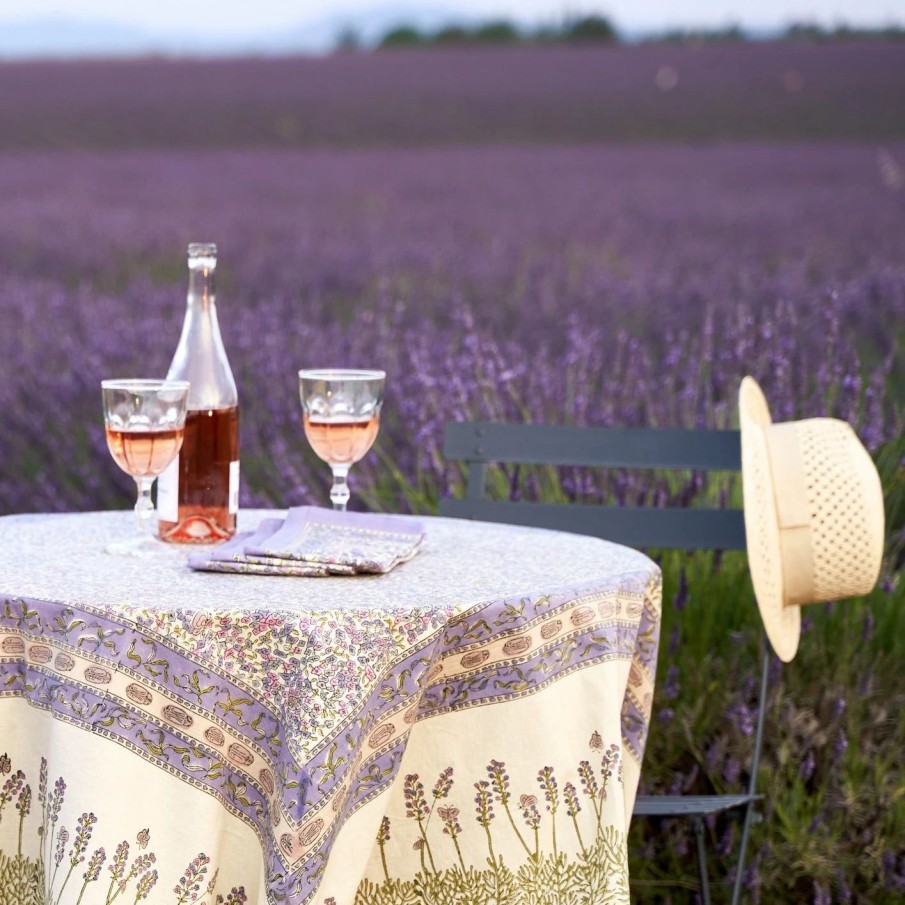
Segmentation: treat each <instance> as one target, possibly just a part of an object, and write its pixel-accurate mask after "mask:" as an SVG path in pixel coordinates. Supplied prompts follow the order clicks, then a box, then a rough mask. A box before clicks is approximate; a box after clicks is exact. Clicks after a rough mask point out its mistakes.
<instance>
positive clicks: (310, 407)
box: [299, 368, 386, 511]
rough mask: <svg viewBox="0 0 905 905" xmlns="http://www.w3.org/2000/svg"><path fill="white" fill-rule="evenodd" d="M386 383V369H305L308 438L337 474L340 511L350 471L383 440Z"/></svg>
mask: <svg viewBox="0 0 905 905" xmlns="http://www.w3.org/2000/svg"><path fill="white" fill-rule="evenodd" d="M385 382H386V372H385V371H363V370H342V369H330V368H328V369H324V370H302V371H299V397H300V399H301V402H302V411H303V413H304V425H305V436H306V437H307V438H308V442H309V443H310V444H311V446H312V448H313V449H314V452H315V453H316V454H317V456H318V457H319V458H320V459H323V460H324V461H325V462H326V463H327V464H328V465H329V466H330V468H331V469H332V470H333V487H332V488H331V490H330V500H331V502H332V503H333V508H334V509H337V510H340V511H343V510H345V508H346V504H347V503H348V502H349V483H348V476H349V469H350V468H351V467H352V465H353V464H354V463H355V462H358V461H359V460H360V459H361V458H363V457H364V455H365V453H366V452H367V451H368V450H369V449H370V448H371V446H372V445H373V443H374V440H375V439H376V437H377V431H378V430H379V427H380V409H381V406H382V405H383V391H384V385H385Z"/></svg>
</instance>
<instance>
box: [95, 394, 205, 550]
mask: <svg viewBox="0 0 905 905" xmlns="http://www.w3.org/2000/svg"><path fill="white" fill-rule="evenodd" d="M101 392H102V396H103V401H104V426H105V429H106V435H107V447H108V449H109V450H110V453H111V455H112V456H113V460H114V461H115V462H116V464H117V465H118V466H119V467H120V468H121V469H122V470H123V471H124V472H125V473H126V474H128V475H131V477H132V478H134V480H135V485H136V488H137V491H138V499H137V502H136V503H135V523H136V526H137V533H136V536H135V537H133V538H131V539H129V540H123V541H115V542H113V543H111V544H110V545H109V546H108V547H107V552H108V553H114V554H119V555H131V556H144V555H147V554H153V553H157V552H159V551H160V550H163V549H165V548H166V544H164V543H162V542H160V541H158V540H157V539H156V538H155V537H153V535H152V534H151V530H152V520H153V515H154V504H153V502H152V501H151V486H152V485H153V483H154V479H155V478H156V477H157V476H158V475H159V474H160V473H161V472H162V471H163V470H164V469H165V468H166V467H167V465H169V464H170V462H171V461H172V460H173V459H174V458H175V456H176V454H177V453H178V452H179V448H180V447H181V446H182V436H183V431H184V429H185V415H186V407H187V403H188V395H189V384H188V381H185V380H102V381H101Z"/></svg>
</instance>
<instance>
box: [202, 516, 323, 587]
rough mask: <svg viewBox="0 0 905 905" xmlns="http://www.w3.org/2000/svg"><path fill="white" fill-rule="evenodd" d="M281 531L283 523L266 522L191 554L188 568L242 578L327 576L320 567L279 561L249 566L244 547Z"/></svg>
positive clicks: (272, 519) (257, 561)
mask: <svg viewBox="0 0 905 905" xmlns="http://www.w3.org/2000/svg"><path fill="white" fill-rule="evenodd" d="M282 527H283V519H281V518H267V519H264V521H263V522H261V524H260V525H258V527H257V528H256V529H255V530H254V531H240V532H239V533H238V534H236V535H234V536H233V537H232V538H231V539H230V540H228V541H227V542H226V543H225V544H221V545H220V546H219V547H214V548H212V549H211V550H205V551H204V552H199V553H192V554H191V555H190V556H189V558H188V563H189V566H190V567H191V568H193V569H195V570H197V571H204V572H236V573H239V574H246V575H310V576H323V575H328V574H329V573H328V572H327V570H326V568H325V567H324V566H318V565H314V564H311V563H292V562H287V561H286V560H280V561H277V562H276V563H270V562H266V561H263V560H256V561H254V562H252V561H251V560H249V559H248V557H246V555H245V546H246V544H250V543H254V544H260V543H263V542H264V541H266V540H267V539H268V538H269V537H271V536H272V535H273V534H275V533H276V532H277V531H279V529H280V528H282Z"/></svg>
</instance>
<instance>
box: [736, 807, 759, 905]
mask: <svg viewBox="0 0 905 905" xmlns="http://www.w3.org/2000/svg"><path fill="white" fill-rule="evenodd" d="M752 823H754V802H753V801H749V802H748V806H747V807H746V808H745V822H744V824H743V825H742V840H741V842H740V843H739V846H738V867H737V868H736V870H735V884H734V885H733V887H732V905H738V903H739V900H740V899H741V895H742V882H743V881H744V878H745V850H746V849H747V848H748V837H749V836H750V834H751V824H752Z"/></svg>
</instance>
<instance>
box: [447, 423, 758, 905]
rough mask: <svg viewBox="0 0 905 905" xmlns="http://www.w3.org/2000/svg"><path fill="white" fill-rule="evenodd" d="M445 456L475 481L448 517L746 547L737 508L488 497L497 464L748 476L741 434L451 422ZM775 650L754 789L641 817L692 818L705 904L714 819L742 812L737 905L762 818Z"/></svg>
mask: <svg viewBox="0 0 905 905" xmlns="http://www.w3.org/2000/svg"><path fill="white" fill-rule="evenodd" d="M444 455H445V456H446V458H447V459H448V460H451V461H464V462H465V463H467V465H468V476H467V484H466V491H465V498H464V499H444V500H441V501H440V514H441V515H445V516H452V517H454V518H466V519H479V520H481V521H488V522H505V523H508V524H515V525H528V526H534V527H540V528H553V529H558V530H562V531H571V532H574V533H577V534H589V535H592V536H595V537H601V538H604V539H606V540H611V541H614V542H617V543H622V544H626V545H628V546H632V547H657V548H672V549H680V550H743V549H745V525H744V519H743V515H742V512H741V510H737V509H681V508H655V507H631V506H605V505H587V504H570V505H561V504H555V503H553V504H550V503H536V502H522V501H519V502H512V501H497V500H488V499H487V498H486V497H485V483H486V471H487V465H488V464H489V463H495V462H503V463H513V464H525V465H552V466H570V465H571V466H600V467H605V468H631V469H672V470H696V471H726V472H738V471H740V470H741V446H740V440H739V432H738V431H717V430H658V429H639V428H603V427H558V426H550V425H539V424H499V423H491V422H452V423H449V424H447V425H446V434H445V442H444ZM769 651H770V648H769V644H767V643H766V642H765V643H764V655H763V658H762V665H761V678H760V686H759V698H758V702H757V727H756V734H755V739H754V752H753V757H752V763H751V776H750V780H749V782H748V790H747V792H745V793H743V794H737V795H642V796H639V797H638V799H637V801H636V802H635V810H634V813H635V814H636V815H638V816H645V817H685V818H688V819H690V820H691V821H692V824H693V827H694V831H695V842H696V845H695V850H696V858H697V868H698V876H699V880H700V887H701V898H702V901H703V903H704V905H710V901H711V899H710V883H709V879H708V868H707V850H706V846H705V840H704V820H705V818H706V817H708V816H710V815H713V814H718V813H721V812H724V811H739V810H740V811H743V812H744V822H743V827H742V838H741V841H740V843H739V852H738V863H737V868H736V875H735V882H734V884H733V891H732V905H738V902H739V899H740V896H741V890H742V881H743V876H744V867H745V853H746V849H747V846H748V840H749V836H750V830H751V826H752V824H753V823H755V822H759V820H761V819H762V817H761V815H760V814H759V813H758V812H757V810H756V807H755V806H756V804H757V802H758V801H760V800H762V799H763V795H761V794H759V793H758V792H757V772H758V767H759V764H760V754H761V747H762V743H763V735H764V710H765V707H764V703H765V701H766V697H767V675H768V666H769V662H770V659H769Z"/></svg>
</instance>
